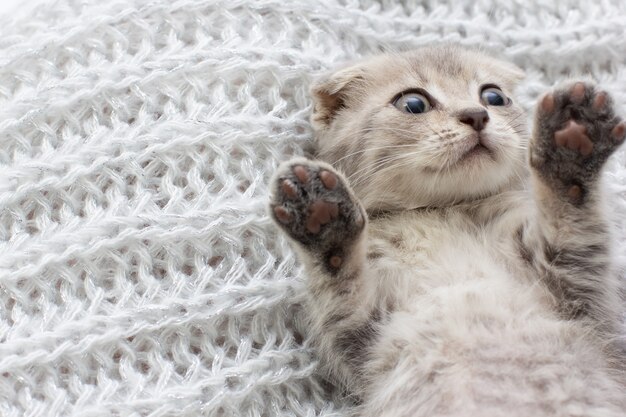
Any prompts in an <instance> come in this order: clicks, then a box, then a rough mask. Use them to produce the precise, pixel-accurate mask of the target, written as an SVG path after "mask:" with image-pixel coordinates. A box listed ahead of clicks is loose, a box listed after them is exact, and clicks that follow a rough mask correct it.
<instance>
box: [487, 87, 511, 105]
mask: <svg viewBox="0 0 626 417" xmlns="http://www.w3.org/2000/svg"><path fill="white" fill-rule="evenodd" d="M480 98H481V99H482V101H483V103H485V104H488V105H490V106H506V105H507V104H509V98H508V97H507V96H505V95H504V93H503V92H502V90H500V89H499V88H497V87H489V88H485V89H484V90H483V91H482V92H481V93H480Z"/></svg>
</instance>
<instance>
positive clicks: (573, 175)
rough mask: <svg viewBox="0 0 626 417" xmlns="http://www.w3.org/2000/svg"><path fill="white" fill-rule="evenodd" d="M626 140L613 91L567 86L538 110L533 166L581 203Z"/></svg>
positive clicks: (584, 85) (557, 188)
mask: <svg viewBox="0 0 626 417" xmlns="http://www.w3.org/2000/svg"><path fill="white" fill-rule="evenodd" d="M624 136H625V125H624V123H623V122H622V121H621V119H620V118H619V117H617V116H616V115H615V112H614V109H613V100H612V98H611V97H610V96H609V94H608V93H607V92H605V91H601V90H599V89H598V88H597V87H596V86H595V85H593V84H591V83H584V82H577V83H574V84H568V85H565V86H561V87H559V88H557V89H555V90H554V91H553V92H551V93H548V94H546V95H545V96H544V97H543V99H542V100H541V102H540V103H539V106H538V108H537V114H536V122H535V132H534V135H533V142H532V144H531V148H530V165H531V166H532V167H533V168H534V169H536V170H537V172H538V173H539V175H540V176H541V178H542V179H543V180H544V181H546V182H547V183H548V185H549V186H551V188H553V189H554V190H555V191H556V192H557V193H560V194H561V195H563V196H565V197H566V198H568V199H569V200H570V201H571V202H574V203H579V202H582V201H583V200H584V196H585V195H586V193H587V192H588V188H589V187H591V186H593V184H594V183H595V182H596V181H595V180H596V179H597V177H598V175H599V173H600V169H601V168H602V166H603V165H604V163H605V162H606V160H607V159H608V157H609V156H610V155H611V154H612V153H613V152H614V151H615V149H617V147H618V146H619V145H620V144H621V143H622V142H623V140H624Z"/></svg>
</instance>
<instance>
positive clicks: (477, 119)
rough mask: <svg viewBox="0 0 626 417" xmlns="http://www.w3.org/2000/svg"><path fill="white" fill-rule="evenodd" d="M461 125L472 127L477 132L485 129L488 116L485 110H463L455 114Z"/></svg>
mask: <svg viewBox="0 0 626 417" xmlns="http://www.w3.org/2000/svg"><path fill="white" fill-rule="evenodd" d="M457 117H458V118H459V121H460V122H461V123H465V124H466V125H470V126H472V127H473V128H474V129H476V131H477V132H480V131H481V130H483V129H484V128H485V125H486V124H487V122H488V121H489V115H488V114H487V110H485V109H464V110H461V111H460V112H458V113H457Z"/></svg>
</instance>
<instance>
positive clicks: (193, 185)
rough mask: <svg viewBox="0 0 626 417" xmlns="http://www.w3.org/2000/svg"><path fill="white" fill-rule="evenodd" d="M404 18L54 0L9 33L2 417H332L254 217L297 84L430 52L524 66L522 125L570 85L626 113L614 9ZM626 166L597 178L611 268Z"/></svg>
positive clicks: (288, 125)
mask: <svg viewBox="0 0 626 417" xmlns="http://www.w3.org/2000/svg"><path fill="white" fill-rule="evenodd" d="M401 3H402V5H400V2H396V1H392V0H380V1H374V0H362V1H357V0H336V1H332V0H324V1H315V0H293V1H287V0H258V1H252V0H249V1H246V0H171V1H170V0H154V1H140V0H122V1H120V0H107V1H97V0H94V1H92V2H87V1H83V0H61V1H58V2H56V4H55V5H54V7H42V6H40V7H38V8H36V9H35V10H34V11H33V13H32V14H31V15H30V16H28V17H26V18H24V19H20V20H18V21H12V20H11V19H10V18H9V17H4V18H3V23H2V24H0V34H1V36H0V415H2V416H6V417H21V416H131V415H132V416H199V415H203V416H314V415H319V416H340V415H344V413H345V410H346V405H345V403H344V402H342V401H341V400H339V399H338V398H336V397H337V396H333V394H332V393H331V392H329V390H328V389H327V387H326V385H325V384H324V383H323V381H322V380H321V379H320V378H318V377H317V376H316V373H315V372H316V362H315V356H314V354H313V352H312V351H311V349H310V348H309V347H308V345H307V343H306V333H305V329H302V328H301V327H302V326H301V321H300V317H301V310H300V308H299V304H300V303H301V301H302V299H303V290H304V276H303V273H302V269H301V268H300V267H299V266H298V263H297V260H296V259H295V257H294V254H293V252H292V251H291V249H290V248H289V246H288V245H287V243H286V240H285V239H284V238H283V237H282V236H281V235H280V234H278V233H277V231H276V230H275V228H274V227H273V226H272V225H271V223H270V221H269V219H268V217H267V216H266V214H265V205H266V201H267V193H268V187H267V182H268V178H269V176H270V175H271V174H272V172H273V171H274V169H275V168H276V166H277V165H278V163H279V162H280V161H282V160H285V159H286V158H288V157H290V156H292V155H300V154H302V153H303V152H304V150H305V149H306V148H307V147H308V146H309V145H310V144H311V128H310V125H309V122H308V115H309V113H310V110H311V101H310V98H309V95H308V86H309V84H310V82H311V80H312V78H313V77H314V76H315V75H316V74H318V73H319V72H320V71H322V70H325V69H328V68H331V67H333V66H336V65H338V64H340V63H342V62H344V61H347V60H350V59H354V58H357V57H360V56H363V55H366V54H370V53H375V52H377V51H379V50H380V49H381V48H407V47H416V46H419V45H424V44H428V43H430V42H432V41H436V40H442V39H445V40H448V41H457V42H460V43H462V44H464V45H474V46H475V45H482V46H485V47H487V48H489V49H491V50H493V51H495V52H496V53H500V54H501V55H502V56H504V57H505V58H507V59H509V60H512V61H514V62H515V63H516V64H518V65H519V66H521V67H523V68H524V69H526V70H527V72H528V77H527V79H526V81H525V82H524V84H523V85H522V87H521V88H520V95H519V99H520V101H521V102H522V103H523V105H524V106H525V107H527V108H529V109H530V108H531V107H532V105H533V102H534V101H535V100H536V98H537V97H538V95H539V94H540V93H542V92H543V91H545V90H546V89H547V88H548V87H549V86H550V85H552V84H553V83H554V82H556V81H558V80H561V79H563V78H565V77H567V76H569V75H575V74H591V75H592V76H593V77H594V78H596V79H597V80H598V81H600V82H601V83H602V85H603V86H604V87H605V88H607V89H609V90H610V91H611V92H612V93H613V94H614V96H615V98H616V99H617V101H618V102H619V103H624V102H625V101H626V70H625V65H626V36H625V33H624V32H625V24H624V22H625V21H626V2H624V1H621V0H614V1H609V0H606V1H602V2H591V1H585V0H580V1H576V0H565V1H552V0H545V1H542V0H512V1H506V2H504V1H503V2H496V1H488V0H467V1H453V0H447V1H445V0H425V1H417V0H407V1H404V2H401ZM593 3H600V4H599V5H598V4H593ZM624 161H625V151H624V150H622V151H620V152H619V153H618V154H617V155H615V156H614V157H613V158H612V161H611V163H610V166H609V168H608V171H607V175H606V176H605V178H606V183H607V190H608V193H607V194H608V197H609V203H610V208H611V210H610V211H611V213H612V214H613V215H614V217H615V219H616V226H615V231H616V239H618V240H619V243H620V244H619V245H617V250H618V256H619V260H620V262H621V264H620V265H622V267H623V265H624V264H626V262H624V261H625V260H626V244H624V243H625V241H626V221H624V220H623V219H622V218H620V216H619V214H624V213H626V163H625V162H624ZM622 217H623V216H622ZM625 275H626V274H625Z"/></svg>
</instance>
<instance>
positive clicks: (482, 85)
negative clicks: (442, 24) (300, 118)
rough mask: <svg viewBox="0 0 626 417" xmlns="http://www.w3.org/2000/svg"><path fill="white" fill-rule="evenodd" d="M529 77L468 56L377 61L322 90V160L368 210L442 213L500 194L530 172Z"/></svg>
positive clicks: (459, 52)
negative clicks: (523, 86)
mask: <svg viewBox="0 0 626 417" xmlns="http://www.w3.org/2000/svg"><path fill="white" fill-rule="evenodd" d="M522 76H523V73H522V71H521V70H520V69H518V68H517V67H515V66H513V65H512V64H508V63H505V62H501V61H498V60H495V59H494V58H492V57H490V56H488V55H485V54H482V53H478V52H475V51H468V50H464V49H461V48H460V47H453V46H445V47H432V48H425V49H419V50H416V51H411V52H405V53H399V54H386V55H382V56H378V57H375V58H372V59H369V60H366V61H364V62H361V63H358V64H356V65H353V66H350V67H348V68H345V69H342V70H339V71H337V72H335V73H333V74H331V75H330V76H328V77H327V78H324V79H322V80H320V81H319V82H318V83H317V84H316V85H314V87H313V89H312V91H313V96H314V99H315V110H314V113H313V116H312V123H313V127H314V129H315V130H316V133H317V156H318V157H319V158H320V159H322V160H325V161H328V162H330V163H331V164H333V165H334V166H335V167H337V168H339V169H340V170H341V171H342V172H344V173H345V174H346V175H347V177H348V178H349V180H350V184H351V185H352V187H353V188H354V190H355V192H356V193H357V196H358V197H359V198H360V199H361V201H362V202H363V204H364V205H365V207H366V208H367V209H368V210H379V209H381V210H393V209H410V208H415V207H425V206H442V205H448V204H452V203H455V202H459V201H463V200H469V199H476V198H480V197H483V196H487V195H490V194H493V193H496V192H498V191H500V190H503V189H505V188H506V187H509V186H510V185H511V184H512V183H514V182H515V181H517V179H518V177H519V176H520V175H521V173H522V172H523V169H524V166H525V148H526V144H527V139H528V138H527V133H526V116H525V114H524V112H523V110H522V109H521V108H520V107H518V105H517V104H516V102H515V100H513V99H512V98H511V95H512V90H513V88H514V87H515V84H516V83H517V82H518V81H519V80H520V79H521V78H522Z"/></svg>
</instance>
